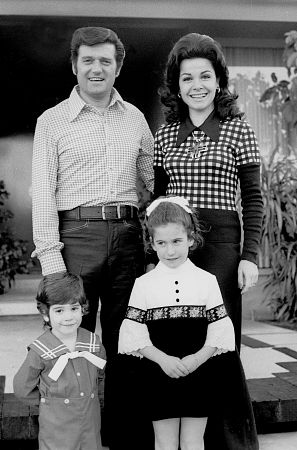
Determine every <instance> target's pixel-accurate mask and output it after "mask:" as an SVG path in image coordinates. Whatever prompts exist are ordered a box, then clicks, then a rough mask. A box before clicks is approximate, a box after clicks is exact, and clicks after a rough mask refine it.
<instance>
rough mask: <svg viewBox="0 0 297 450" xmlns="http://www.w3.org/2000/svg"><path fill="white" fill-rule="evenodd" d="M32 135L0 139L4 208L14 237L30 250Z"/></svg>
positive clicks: (0, 170) (0, 177)
mask: <svg viewBox="0 0 297 450" xmlns="http://www.w3.org/2000/svg"><path fill="white" fill-rule="evenodd" d="M32 144H33V136H32V135H31V134H29V135H26V134H24V135H15V136H8V137H1V138H0V160H1V164H0V179H1V180H3V181H4V183H5V187H6V190H7V191H8V192H9V194H10V195H9V199H8V201H7V202H6V204H7V207H8V209H10V211H11V212H12V213H14V218H13V220H12V221H11V224H12V231H13V232H14V234H15V237H16V238H21V239H25V240H27V241H28V243H29V246H28V250H29V251H31V250H32V246H33V244H32V219H31V210H32V208H31V204H32V201H31V165H32Z"/></svg>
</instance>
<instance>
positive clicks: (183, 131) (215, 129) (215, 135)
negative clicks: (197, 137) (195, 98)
mask: <svg viewBox="0 0 297 450" xmlns="http://www.w3.org/2000/svg"><path fill="white" fill-rule="evenodd" d="M219 125H220V119H219V117H218V116H217V115H216V112H215V111H212V112H211V113H210V115H209V116H208V117H207V118H206V119H205V121H204V122H203V123H202V124H201V125H200V126H199V127H196V126H195V125H194V124H193V122H192V121H191V119H190V117H187V118H186V120H185V121H184V122H181V124H180V127H179V130H178V135H177V139H176V146H177V147H179V146H180V145H181V144H182V143H183V142H184V141H185V140H186V139H187V137H188V136H190V134H191V133H192V132H193V131H194V130H200V131H203V132H204V133H205V134H206V135H207V136H209V137H210V139H212V140H213V141H215V142H218V140H219V136H220V128H219Z"/></svg>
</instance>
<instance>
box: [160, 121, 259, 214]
mask: <svg viewBox="0 0 297 450" xmlns="http://www.w3.org/2000/svg"><path fill="white" fill-rule="evenodd" d="M215 120H217V126H218V127H219V130H218V133H217V137H216V138H214V136H213V135H214V133H206V132H205V131H203V126H202V127H200V128H196V127H194V126H193V125H192V132H191V133H190V134H188V136H187V137H186V138H185V139H184V140H183V142H181V143H180V145H178V144H179V142H178V141H180V139H178V137H179V134H180V133H179V131H180V127H181V126H183V123H180V122H174V123H171V124H167V125H163V126H162V127H161V128H160V129H159V130H158V131H157V133H156V137H155V155H154V166H155V167H164V169H165V171H166V173H167V175H168V176H169V179H170V181H169V184H168V187H167V191H166V193H167V195H178V196H183V197H186V198H187V199H188V200H189V202H190V204H191V206H193V207H195V208H210V209H221V210H229V211H235V210H236V192H237V186H238V167H239V166H243V165H246V164H253V165H254V164H256V165H259V164H260V157H259V149H258V144H257V140H256V137H255V135H254V132H253V130H252V129H251V127H250V125H249V124H248V123H247V122H246V121H244V120H241V119H239V118H234V119H227V120H225V121H218V119H216V118H214V117H209V119H207V120H206V122H207V121H208V122H212V123H213V122H214V121H215ZM206 122H205V123H206ZM201 128H202V129H201ZM208 128H209V127H208ZM190 131H191V129H190ZM209 134H210V135H211V136H209ZM195 144H196V150H197V149H198V150H197V151H196V154H195ZM197 144H198V145H197Z"/></svg>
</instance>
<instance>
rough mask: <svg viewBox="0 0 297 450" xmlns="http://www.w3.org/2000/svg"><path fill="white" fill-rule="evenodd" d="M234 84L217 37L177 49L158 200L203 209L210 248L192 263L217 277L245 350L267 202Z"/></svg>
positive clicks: (166, 96) (160, 144)
mask: <svg viewBox="0 0 297 450" xmlns="http://www.w3.org/2000/svg"><path fill="white" fill-rule="evenodd" d="M228 81H229V76H228V68H227V65H226V62H225V58H224V55H223V52H222V50H221V48H220V45H219V44H218V43H217V42H216V41H215V40H213V39H212V38H211V37H209V36H206V35H201V34H197V33H190V34H187V35H185V36H183V37H182V38H180V39H179V40H178V41H177V43H176V44H175V45H174V47H173V48H172V50H171V52H170V54H169V56H168V61H167V66H166V71H165V79H164V86H163V87H162V88H161V89H160V96H161V101H162V103H163V104H164V105H165V107H166V111H165V117H166V122H167V123H166V124H165V125H163V126H162V127H161V128H160V129H159V130H158V131H157V133H156V139H155V158H154V168H155V197H159V196H160V195H177V196H181V197H186V198H187V199H188V200H189V203H190V204H191V206H192V207H194V208H198V209H199V214H200V221H202V222H203V223H204V225H205V230H206V233H205V236H204V238H205V245H204V247H203V248H202V249H197V250H195V251H194V252H193V253H192V255H191V260H192V261H193V262H194V263H195V264H196V265H197V266H199V267H201V268H202V269H205V270H207V271H209V272H211V273H213V274H214V275H216V277H217V280H218V282H219V285H220V288H221V291H222V295H223V299H224V303H225V306H226V309H227V312H228V314H229V316H230V317H231V319H232V321H233V324H234V328H235V336H236V344H237V348H238V349H240V339H241V312H242V307H241V294H243V293H244V292H247V290H248V289H249V288H250V287H251V286H254V285H255V284H256V283H257V280H258V268H257V265H256V258H257V246H258V243H259V238H260V230H261V223H262V210H263V202H262V196H261V190H260V157H259V150H258V145H257V141H256V138H255V135H254V132H253V130H252V129H251V127H250V126H249V124H248V123H247V122H246V121H245V120H243V119H242V116H243V114H242V113H241V112H240V111H239V109H238V107H237V105H236V98H237V96H235V95H232V94H231V93H230V91H229V89H228ZM238 184H239V186H240V189H241V205H242V219H243V220H242V221H243V239H242V248H241V245H240V243H241V225H240V220H239V217H238V213H237V209H236V192H237V187H238Z"/></svg>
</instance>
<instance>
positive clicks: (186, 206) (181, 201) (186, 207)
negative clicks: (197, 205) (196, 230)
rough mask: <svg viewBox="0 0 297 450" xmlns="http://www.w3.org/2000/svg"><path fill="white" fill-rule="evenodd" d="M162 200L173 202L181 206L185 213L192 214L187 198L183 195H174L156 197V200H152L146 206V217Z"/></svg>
mask: <svg viewBox="0 0 297 450" xmlns="http://www.w3.org/2000/svg"><path fill="white" fill-rule="evenodd" d="M163 202H167V203H168V202H169V203H175V204H176V205H179V206H180V207H181V208H183V209H184V210H185V211H186V212H187V213H189V214H192V210H191V208H190V206H189V202H188V200H187V199H186V198H184V197H178V196H176V197H164V198H158V199H157V200H154V201H153V203H151V204H150V205H149V206H148V207H147V208H146V215H147V217H149V216H150V214H151V213H152V211H154V209H155V208H157V206H159V205H160V203H163Z"/></svg>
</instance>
